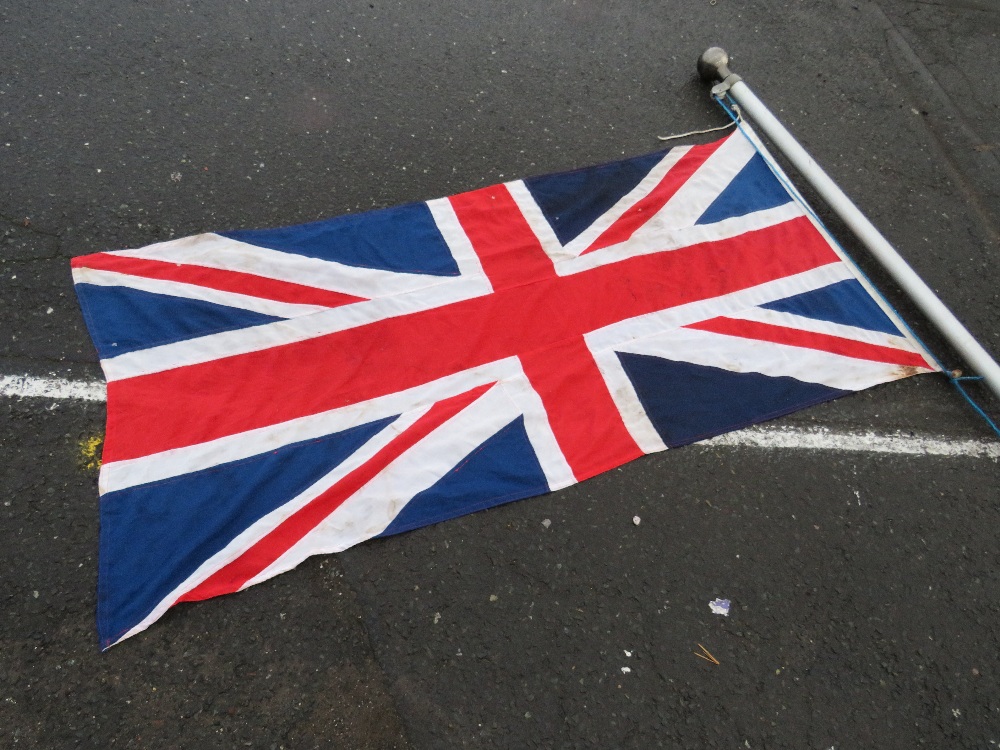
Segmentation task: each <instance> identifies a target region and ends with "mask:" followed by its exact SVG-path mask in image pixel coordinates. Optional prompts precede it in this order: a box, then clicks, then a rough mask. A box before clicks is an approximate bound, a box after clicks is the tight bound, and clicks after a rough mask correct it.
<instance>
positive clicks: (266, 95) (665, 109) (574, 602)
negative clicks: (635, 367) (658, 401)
mask: <svg viewBox="0 0 1000 750" xmlns="http://www.w3.org/2000/svg"><path fill="white" fill-rule="evenodd" d="M998 32H1000V6H998V5H997V4H996V3H995V2H993V0H877V1H876V0H853V2H850V1H844V0H832V1H831V0H803V1H801V2H799V1H792V0H787V1H784V2H780V1H777V0H775V1H769V2H765V1H758V2H736V1H735V0H718V1H717V2H716V0H711V1H709V0H699V2H678V1H676V0H674V1H673V2H664V1H663V0H661V1H660V2H607V1H605V2H589V1H587V2H584V1H583V0H577V1H576V2H572V1H570V2H527V1H523V0H522V1H509V2H504V3H498V2H479V1H477V2H464V3H389V2H384V1H383V0H373V1H372V2H368V1H365V2H340V3H322V2H316V1H315V0H306V1H299V2H296V1H294V0H287V1H286V2H276V1H274V0H269V1H263V0H249V1H248V2H231V1H230V2H218V1H217V0H204V1H202V2H189V3H138V2H125V1H124V0H108V1H107V2H103V3H99V4H94V3H87V2H66V1H64V0H55V1H54V2H49V3H29V2H14V1H12V0H5V1H2V2H0V217H2V220H0V321H2V324H3V325H2V329H0V376H6V375H29V376H33V377H43V376H44V377H55V378H67V379H70V380H73V381H94V380H98V379H99V378H100V371H99V368H98V366H97V364H96V356H95V353H94V351H93V349H92V347H91V345H90V342H89V339H88V337H87V335H86V332H85V329H84V325H83V321H82V318H81V316H80V312H79V309H78V307H77V304H76V300H75V297H74V295H73V291H72V285H71V282H70V275H69V262H68V261H69V258H70V257H72V256H74V255H80V254H85V253H91V252H96V251H100V250H107V249H118V248H124V247H138V246H142V245H146V244H150V243H152V242H156V241H160V240H164V239H167V238H170V237H180V236H184V235H187V234H193V233H197V232H203V231H210V230H219V229H227V228H240V227H258V226H279V225H286V224H294V223H299V222H304V221H309V220H313V219H318V218H323V217H328V216H333V215H337V214H342V213H346V212H357V211H362V210H366V209H370V208H375V207H382V206H388V205H392V204H397V203H402V202H406V201H412V200H422V199H428V198H434V197H438V196H442V195H447V194H450V193H454V192H458V191H461V190H466V189H472V188H476V187H480V186H484V185H487V184H491V183H494V182H498V181H502V180H505V179H511V178H514V177H519V176H526V175H531V174H540V173H545V172H551V171H556V170H560V169H566V168H570V167H577V166H582V165H587V164H593V163H598V162H602V161H608V160H611V159H614V158H616V157H620V156H622V155H635V154H640V153H644V152H648V151H652V150H655V149H657V148H659V147H660V143H659V141H657V140H656V138H655V136H656V135H661V134H667V133H677V132H683V131H688V130H694V129H701V128H707V127H712V126H716V125H719V124H723V123H724V122H725V119H724V116H723V114H722V113H721V112H719V111H718V109H717V108H716V106H715V105H714V104H713V103H712V102H711V101H710V100H709V98H708V95H707V92H706V90H705V87H704V86H703V85H702V84H701V83H700V82H698V81H697V79H696V77H695V69H694V62H695V60H696V58H697V56H698V55H699V54H700V53H701V52H702V51H703V50H704V49H705V48H706V47H708V46H711V45H713V44H719V45H722V46H724V47H726V48H727V49H728V50H729V51H730V52H731V53H732V55H733V66H734V69H735V70H737V71H738V72H740V73H742V74H743V75H744V76H745V78H746V79H747V80H748V82H749V83H750V84H751V86H752V87H753V88H754V89H755V91H756V92H757V93H758V94H759V95H760V96H761V98H763V99H764V100H765V101H766V102H768V103H769V104H770V105H771V107H772V109H773V110H774V111H775V112H776V113H778V114H779V116H780V117H782V118H783V119H784V121H785V123H786V125H787V126H788V127H789V128H790V129H792V130H793V132H795V133H796V134H797V135H798V136H799V137H800V139H801V140H802V142H803V143H804V145H805V146H806V147H807V148H808V149H810V150H811V152H812V153H813V154H814V155H815V157H816V158H817V160H818V161H819V162H820V163H821V164H822V165H824V166H825V167H826V168H827V170H828V171H829V172H830V173H831V174H832V175H833V176H834V177H835V178H836V179H837V180H838V181H839V182H840V183H841V185H842V187H844V189H845V190H846V191H847V192H848V193H849V194H850V195H851V196H852V197H854V199H855V200H856V201H857V202H858V203H859V204H860V205H861V207H862V208H863V209H864V210H865V211H866V212H867V213H868V214H869V216H870V217H871V218H872V219H873V221H874V222H875V223H876V224H877V225H878V226H879V227H880V228H881V229H882V230H883V231H884V232H885V233H886V234H887V236H888V237H889V238H890V239H891V240H892V241H893V242H894V243H895V244H896V245H897V247H898V248H899V249H900V251H901V252H902V253H903V255H904V256H905V257H906V258H907V259H908V260H909V261H910V262H911V263H912V264H913V266H914V267H915V268H916V269H917V270H918V272H920V273H921V274H922V275H923V276H924V278H925V279H926V280H927V281H928V283H929V284H930V285H931V286H932V287H933V288H935V289H936V290H937V291H938V293H939V294H940V295H941V297H942V298H943V299H944V300H945V302H946V303H948V304H949V305H951V306H952V307H953V309H954V310H955V311H956V312H957V313H958V314H959V316H960V317H961V318H962V319H963V320H964V321H965V322H966V323H967V325H968V327H969V328H970V329H971V330H972V331H973V332H974V333H975V334H976V335H977V336H978V337H979V338H980V340H981V341H982V343H983V344H984V345H985V346H986V347H987V348H988V349H990V350H991V351H992V352H993V353H994V354H995V355H996V354H1000V325H998V324H1000V271H998V264H997V259H998V253H1000V169H998V167H1000V128H998V124H997V123H998V122H1000V117H998V116H1000V93H998V89H997V86H996V81H997V80H1000V62H998V57H1000V55H998V54H997V52H998V51H1000V40H998ZM824 216H825V214H824ZM826 218H827V219H828V220H829V221H830V224H831V226H832V228H833V229H834V231H835V232H836V233H837V234H838V236H839V237H840V238H841V240H842V241H843V242H844V243H845V244H846V245H847V246H848V248H849V249H851V250H853V251H855V255H856V256H857V257H858V258H859V260H860V261H861V262H862V264H863V265H865V267H866V269H867V270H869V271H870V272H871V273H872V275H873V276H874V278H875V279H876V281H878V282H880V285H881V286H882V288H883V289H884V291H885V292H886V294H887V295H888V296H889V298H890V299H891V300H892V301H893V302H894V303H895V304H896V305H897V306H898V307H899V308H900V309H901V310H902V312H903V313H904V315H906V317H907V318H908V319H909V320H910V321H911V322H912V323H913V325H914V327H915V329H916V330H917V331H918V333H919V334H920V335H921V336H923V337H925V338H926V340H927V341H928V342H929V343H930V344H931V346H932V347H933V348H934V349H935V351H936V352H938V353H939V354H940V356H942V357H943V358H944V359H945V361H946V362H947V363H948V364H949V365H956V366H959V365H960V364H961V363H960V362H959V361H958V360H957V359H956V358H955V357H954V355H953V354H952V353H951V352H949V351H948V350H947V348H945V347H944V346H943V344H942V343H941V342H940V340H939V339H938V338H937V337H936V336H935V335H934V334H933V332H932V331H930V330H929V329H928V327H927V325H926V323H925V322H924V321H923V320H922V319H921V318H920V317H919V316H918V315H916V314H915V313H914V312H913V310H912V309H911V307H910V306H909V305H908V304H907V303H906V301H905V299H903V298H901V296H900V295H899V294H898V292H897V290H896V289H894V288H893V286H892V284H891V283H888V282H886V280H885V279H884V278H883V277H882V275H881V274H879V273H878V271H877V269H873V268H871V267H870V264H868V263H867V261H865V259H864V254H863V251H861V250H859V249H858V248H857V247H856V246H855V245H854V244H853V243H852V242H851V241H850V239H849V238H848V237H847V236H846V234H845V233H844V232H843V231H842V228H841V227H840V226H839V224H838V223H837V222H836V221H835V220H833V219H831V218H830V217H828V216H826ZM973 388H975V386H973ZM975 393H976V395H977V396H978V397H980V398H982V400H983V403H984V405H985V406H986V407H987V408H988V409H989V410H991V411H992V413H993V414H994V415H996V414H997V413H998V412H1000V408H998V404H997V403H996V402H995V401H991V400H989V398H988V396H987V394H985V392H983V391H982V389H979V390H976V391H975ZM0 409H2V411H0V415H2V416H0V441H2V443H0V445H2V448H3V459H4V460H3V461H2V463H0V495H2V502H3V506H2V507H0V519H2V523H0V549H2V550H3V551H2V555H3V564H2V565H0V582H2V585H0V601H2V603H3V609H2V615H0V746H3V747H11V748H22V747H23V748H66V747H87V748H111V747H129V748H212V747H219V748H236V747H254V748H314V747H316V748H328V747H344V748H406V747H413V748H460V747H462V748H464V747H470V748H521V747H545V748H548V747H598V748H616V747H628V748H647V747H666V748H730V749H732V748H751V749H753V750H761V749H763V748H818V749H821V750H826V749H828V748H831V747H832V748H837V749H838V750H840V749H842V748H843V749H846V748H914V747H921V746H923V747H929V748H980V749H989V748H993V747H997V746H998V743H1000V687H998V679H1000V624H998V614H1000V570H998V563H1000V556H998V545H997V535H998V529H1000V464H998V463H997V461H996V458H995V456H996V454H992V455H993V457H992V458H991V457H990V455H991V454H983V453H980V454H979V455H975V454H973V453H968V452H966V453H963V452H961V451H956V452H954V453H953V454H952V455H922V454H920V453H898V452H896V453H892V452H890V453H872V452H867V451H863V450H853V449H852V450H844V449H838V448H837V446H836V445H833V446H827V447H826V448H824V449H822V450H804V449H801V448H795V447H786V448H753V447H747V446H745V445H744V446H740V445H736V446H732V445H730V446H724V445H715V446H692V447H689V448H685V449H682V450H677V451H668V452H666V453H663V454H659V455H656V456H651V457H647V458H644V459H640V460H638V461H636V462H634V463H632V464H629V465H627V466H625V467H623V468H621V469H618V470H615V471H612V472H610V473H607V474H604V475H602V476H599V477H597V478H595V479H592V480H589V481H587V482H584V483H583V484H581V485H578V486H575V487H572V488H570V489H567V490H564V491H561V492H559V493H556V494H553V495H548V496H545V497H541V498H536V499H532V500H526V501H523V502H520V503H514V504H513V505H508V506H502V507H500V508H497V509H494V510H489V511H486V512H482V513H478V514H475V515H472V516H468V517H465V518H462V519H459V520H457V521H452V522H449V523H445V524H439V525H437V526H433V527H429V528H425V529H422V530H419V531H415V532H412V533H409V534H405V535H402V536H398V537H392V538H390V539H387V540H380V541H376V542H372V543H367V544H364V545H361V546H359V547H356V548H354V549H352V550H349V551H348V552H346V553H343V554H341V555H338V556H332V557H327V558H313V559H312V560H310V561H309V562H307V563H306V564H304V565H302V566H301V567H300V568H298V569H297V570H295V571H293V572H291V573H289V574H286V575H283V576H281V577H279V578H277V579H274V580H272V581H269V582H267V583H265V584H263V585H260V586H257V587H254V588H253V589H251V590H249V591H247V592H244V593H241V594H237V595H233V596H228V597H223V598H221V599H216V600H211V601H208V602H203V603H199V604H193V605H183V606H180V607H178V608H175V609H174V610H172V611H171V612H170V613H168V615H167V616H166V617H164V618H163V619H162V620H161V621H160V622H158V623H156V624H155V625H154V626H153V627H152V628H151V629H150V630H148V631H146V632H145V633H142V634H140V635H139V636H136V637H134V638H132V639H129V640H128V641H126V642H124V643H122V644H121V645H119V646H116V647H115V648H113V649H111V650H109V651H108V652H106V653H103V654H102V653H100V652H99V650H98V647H97V639H96V635H95V628H94V606H95V581H96V576H97V559H96V556H97V554H96V553H97V490H96V470H95V468H94V458H95V453H94V448H95V446H96V445H97V444H98V442H99V438H100V436H101V433H102V430H103V420H104V407H103V403H101V402H100V401H85V400H80V399H72V398H58V399H57V398H44V397H19V396H16V395H11V394H8V395H7V396H6V397H3V398H2V399H0ZM779 426H788V427H803V428H804V427H810V428H812V427H817V426H818V427H824V428H828V429H829V430H830V431H832V432H833V433H837V432H838V431H839V432H846V433H851V432H857V431H873V432H875V433H878V434H880V435H897V433H901V434H902V435H903V436H909V435H917V436H922V437H929V438H934V439H936V440H939V441H943V443H944V444H954V445H958V444H959V441H980V442H979V443H977V444H980V445H981V444H984V443H983V442H982V441H989V440H990V439H991V433H990V432H989V430H988V429H987V428H986V427H985V425H984V424H983V422H982V421H981V420H979V419H978V417H977V416H976V415H975V414H974V413H973V411H972V410H971V409H970V408H969V407H968V406H967V405H966V404H965V403H964V402H963V401H962V400H961V399H960V398H959V397H958V396H957V395H956V394H955V393H954V391H953V390H952V389H951V387H950V385H949V384H948V383H947V382H946V381H945V380H944V379H943V378H940V377H936V376H922V377H919V378H914V379H911V380H907V381H902V382H898V383H894V384H890V385H886V386H882V387H879V388H875V389H872V390H870V391H867V392H864V393H862V394H858V395H856V396H852V397H850V398H847V399H842V400H840V401H838V402H834V403H830V404H827V405H824V406H822V407H819V408H815V409H812V410H810V411H807V412H803V413H800V414H798V415H796V416H794V417H790V418H786V419H784V420H782V421H781V423H780V425H779ZM994 439H995V438H994ZM834 442H835V441H834ZM633 516H639V517H640V518H641V523H640V524H639V525H636V524H634V523H633V520H632V519H633ZM543 522H544V523H543ZM716 597H724V598H728V599H730V600H731V601H732V602H733V606H732V611H731V613H730V615H729V616H728V617H722V616H719V615H715V614H713V613H712V612H711V611H710V609H709V607H708V602H709V601H710V600H712V599H714V598H716ZM698 644H702V645H704V646H705V647H706V648H707V649H708V650H709V651H710V652H711V653H712V654H713V655H714V656H715V657H716V659H717V661H718V662H719V663H718V664H713V663H710V662H708V661H706V660H704V659H700V658H698V657H697V656H695V655H694V652H695V651H696V650H698Z"/></svg>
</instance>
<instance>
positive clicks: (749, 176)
mask: <svg viewBox="0 0 1000 750" xmlns="http://www.w3.org/2000/svg"><path fill="white" fill-rule="evenodd" d="M790 200H792V197H791V196H790V195H789V194H788V191H786V190H785V188H784V187H783V186H782V184H781V183H780V182H778V178H777V177H775V176H774V174H773V173H772V172H771V170H770V169H769V168H768V166H767V162H765V161H764V158H763V157H762V156H761V155H760V154H754V155H753V158H752V159H750V161H748V162H747V164H746V166H745V167H743V169H742V170H740V173H739V174H738V175H736V177H735V178H733V181H732V182H730V183H729V184H728V185H727V186H726V188H725V190H723V191H722V192H721V193H719V197H718V198H716V199H715V200H714V201H713V202H712V205H710V206H709V207H708V208H707V209H706V210H705V213H703V214H702V215H701V216H700V217H699V218H698V221H696V222H695V224H714V223H715V222H717V221H722V220H723V219H730V218H732V217H734V216H746V215H747V214H751V213H753V212H754V211H763V210H764V209H767V208H774V207H775V206H781V205H784V204H785V203H788V202H789V201H790Z"/></svg>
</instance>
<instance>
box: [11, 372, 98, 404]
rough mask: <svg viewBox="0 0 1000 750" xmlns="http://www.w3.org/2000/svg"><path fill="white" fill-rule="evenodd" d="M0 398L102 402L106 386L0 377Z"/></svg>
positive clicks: (81, 381) (22, 377)
mask: <svg viewBox="0 0 1000 750" xmlns="http://www.w3.org/2000/svg"><path fill="white" fill-rule="evenodd" d="M0 396H8V397H11V398H49V399H56V400H62V399H71V400H74V401H104V400H106V398H107V386H105V385H104V383H102V382H101V381H99V380H66V379H65V378H36V377H32V376H30V375H0Z"/></svg>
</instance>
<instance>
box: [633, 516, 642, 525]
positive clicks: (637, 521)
mask: <svg viewBox="0 0 1000 750" xmlns="http://www.w3.org/2000/svg"><path fill="white" fill-rule="evenodd" d="M632 523H634V524H635V525H636V526H638V525H639V524H640V523H642V519H641V518H639V516H632Z"/></svg>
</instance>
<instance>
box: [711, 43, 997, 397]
mask: <svg viewBox="0 0 1000 750" xmlns="http://www.w3.org/2000/svg"><path fill="white" fill-rule="evenodd" d="M698 72H699V73H700V74H701V77H702V79H704V80H705V81H709V82H716V81H717V82H718V83H717V85H716V86H714V87H713V88H712V94H713V95H722V94H725V93H728V94H729V95H730V96H731V97H732V98H733V99H734V100H735V101H736V102H737V104H739V105H740V107H742V108H743V111H744V113H745V114H747V115H748V116H749V117H750V119H752V120H753V121H754V122H755V123H756V124H757V125H758V126H759V127H760V129H761V130H763V131H764V133H766V134H767V136H768V138H770V139H771V142H772V143H773V144H774V145H775V146H776V147H777V148H778V149H779V150H780V151H781V152H782V153H783V154H784V155H785V157H786V158H787V159H788V160H789V161H790V162H791V163H792V164H793V165H794V166H795V168H796V169H797V170H798V171H799V173H800V174H801V175H802V176H803V177H805V178H806V180H808V182H809V184H810V185H812V186H813V188H815V190H816V192H818V193H819V194H820V196H821V197H822V198H823V199H824V200H825V201H826V202H827V204H828V205H829V206H830V208H832V209H833V210H834V211H835V212H836V213H837V215H838V216H839V217H840V218H841V219H842V220H843V221H844V223H845V224H847V226H848V227H850V229H851V231H853V232H854V234H855V235H857V237H858V239H860V240H861V241H862V242H863V243H864V244H865V246H866V247H867V248H868V249H869V250H870V251H871V253H872V255H874V256H875V259H876V260H877V261H878V262H879V263H880V264H881V265H882V267H883V268H884V269H885V270H886V271H888V272H889V274H890V275H891V276H892V278H893V279H894V280H895V281H896V283H897V284H899V286H900V287H901V288H902V289H903V291H904V292H905V293H906V294H907V296H909V297H910V299H912V300H913V302H914V303H915V304H916V305H917V307H919V308H920V310H921V312H923V313H924V315H926V316H927V317H928V319H930V321H931V322H932V323H933V324H934V326H935V327H936V328H937V329H938V331H940V332H941V334H942V335H943V336H944V337H945V339H947V340H948V342H949V343H950V344H951V345H952V346H953V347H955V349H956V351H958V353H959V354H961V355H962V357H963V358H964V359H965V361H966V362H967V363H968V364H969V365H970V366H971V367H972V368H973V370H974V371H975V372H976V374H978V375H981V376H982V378H983V382H984V383H985V384H986V385H987V386H988V387H989V389H990V390H991V391H992V392H993V393H994V394H995V395H996V396H997V398H998V399H1000V365H998V364H997V362H996V360H995V359H993V357H992V356H991V355H990V354H989V352H987V351H986V350H985V349H984V348H983V347H982V346H981V345H980V344H979V342H978V341H976V339H975V338H974V337H973V336H972V334H971V333H969V331H968V330H967V329H966V328H965V326H964V325H962V323H961V322H960V321H959V320H958V318H956V317H955V315H954V314H953V313H952V312H951V310H949V309H948V308H947V307H946V306H945V304H944V303H943V302H942V301H941V300H940V299H938V296H937V295H936V294H934V292H933V290H931V288H930V287H929V286H927V284H926V283H925V282H924V280H923V279H921V278H920V276H919V275H917V272H916V271H914V270H913V269H912V268H911V267H910V265H909V264H908V263H907V262H906V261H905V260H903V258H902V257H901V256H900V254H899V253H898V252H896V249H895V248H894V247H893V246H892V245H891V244H889V241H888V240H887V239H886V238H885V237H884V236H883V235H882V233H881V232H879V230H878V229H876V228H875V225H874V224H872V223H871V221H869V220H868V218H867V217H866V216H865V215H864V214H863V213H862V212H861V209H859V208H858V207H857V206H856V205H854V202H853V201H851V199H850V198H848V197H847V195H846V194H845V193H844V191H843V190H841V189H840V188H839V187H838V186H837V183H835V182H834V181H833V180H832V179H831V178H830V176H829V175H828V174H827V173H826V172H824V171H823V168H822V167H820V166H819V165H818V164H817V163H816V161H815V160H814V159H813V158H812V157H811V156H810V155H809V153H808V152H807V151H806V150H805V149H804V148H803V147H802V146H801V145H800V144H799V142H798V141H796V140H795V137H794V136H793V135H792V134H791V133H789V132H788V130H787V129H786V128H785V126H784V125H782V124H781V122H780V121H779V120H778V119H777V118H776V117H775V116H774V115H773V114H771V112H770V110H768V108H767V107H766V106H765V105H764V103H763V102H762V101H761V100H760V99H758V98H757V96H756V95H755V94H754V93H753V91H751V90H750V87H749V86H747V85H746V84H745V83H744V82H743V80H742V79H741V78H740V77H739V76H738V75H736V74H735V73H733V72H732V71H730V70H729V55H728V54H727V53H726V51H725V50H723V49H721V48H719V47H712V48H710V49H708V50H706V51H705V52H704V53H703V54H702V56H701V57H700V58H698Z"/></svg>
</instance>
